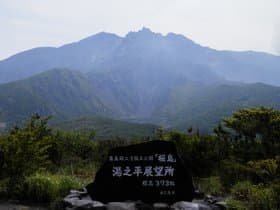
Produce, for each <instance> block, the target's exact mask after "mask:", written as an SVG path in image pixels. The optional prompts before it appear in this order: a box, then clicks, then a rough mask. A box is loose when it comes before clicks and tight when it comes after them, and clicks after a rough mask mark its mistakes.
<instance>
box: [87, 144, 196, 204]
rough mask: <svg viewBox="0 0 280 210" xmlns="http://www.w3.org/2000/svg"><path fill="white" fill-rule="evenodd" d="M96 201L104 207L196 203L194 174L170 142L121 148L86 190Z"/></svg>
mask: <svg viewBox="0 0 280 210" xmlns="http://www.w3.org/2000/svg"><path fill="white" fill-rule="evenodd" d="M86 189H87V191H88V193H89V195H90V196H91V198H92V199H94V200H98V201H101V202H104V203H107V202H114V201H116V202H121V201H127V200H132V201H137V200H141V201H143V202H146V203H155V202H165V203H172V202H176V201H181V200H184V201H192V199H193V198H194V186H193V182H192V177H191V175H190V172H189V171H188V169H187V168H186V167H185V165H184V164H183V162H182V160H181V159H180V157H179V156H178V154H177V151H176V148H175V145H174V144H173V143H172V142H167V141H150V142H146V143H141V144H136V145H131V146H125V147H118V148H115V149H113V150H111V151H110V152H109V155H108V158H107V161H106V162H105V163H104V165H103V166H102V167H101V168H100V170H99V171H98V172H97V174H96V177H95V180H94V182H93V183H91V184H89V185H88V186H86Z"/></svg>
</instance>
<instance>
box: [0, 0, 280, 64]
mask: <svg viewBox="0 0 280 210" xmlns="http://www.w3.org/2000/svg"><path fill="white" fill-rule="evenodd" d="M0 26H1V30H0V34H1V36H0V37H1V39H0V59H4V58H6V57H8V56H10V55H13V54H15V53H17V52H20V51H23V50H26V49H30V48H33V47H38V46H60V45H62V44H65V43H69V42H73V41H77V40H80V39H82V38H85V37H87V36H90V35H93V34H95V33H98V32H100V31H107V32H113V33H116V34H118V35H121V36H123V35H125V34H126V33H127V32H129V31H137V30H139V29H141V28H142V27H143V26H145V27H148V28H150V29H151V30H152V31H155V32H160V33H163V34H166V33H167V32H175V33H180V34H183V35H185V36H187V37H188V38H190V39H192V40H194V41H195V42H197V43H200V44H202V45H204V46H209V47H212V48H215V49H228V50H255V51H265V52H270V53H277V51H278V52H279V54H280V0H0Z"/></svg>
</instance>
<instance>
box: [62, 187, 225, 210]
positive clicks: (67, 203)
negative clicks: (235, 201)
mask: <svg viewBox="0 0 280 210" xmlns="http://www.w3.org/2000/svg"><path fill="white" fill-rule="evenodd" d="M63 208H64V209H65V210H225V209H226V205H225V203H224V202H223V201H222V200H220V199H218V198H214V197H212V196H207V197H205V198H204V199H203V200H195V201H193V202H187V201H178V202H175V203H171V204H170V203H144V202H142V201H125V202H108V203H106V204H105V203H102V202H99V201H95V200H92V199H91V197H90V196H89V195H88V193H87V191H86V189H84V190H83V191H76V190H72V191H71V192H70V194H69V195H68V196H66V197H65V198H64V199H63Z"/></svg>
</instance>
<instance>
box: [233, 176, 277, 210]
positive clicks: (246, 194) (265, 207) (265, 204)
mask: <svg viewBox="0 0 280 210" xmlns="http://www.w3.org/2000/svg"><path fill="white" fill-rule="evenodd" d="M231 193H232V196H233V199H232V200H231V201H230V202H229V203H230V204H231V205H232V204H234V203H235V204H242V205H243V206H247V207H248V208H247V209H252V210H258V209H259V210H270V209H277V208H276V206H277V201H278V199H279V197H275V196H274V191H273V188H271V187H269V186H263V185H254V184H252V183H250V182H248V181H244V182H238V183H237V184H235V185H234V186H233V188H232V189H231ZM242 205H241V206H242ZM237 209H238V208H237Z"/></svg>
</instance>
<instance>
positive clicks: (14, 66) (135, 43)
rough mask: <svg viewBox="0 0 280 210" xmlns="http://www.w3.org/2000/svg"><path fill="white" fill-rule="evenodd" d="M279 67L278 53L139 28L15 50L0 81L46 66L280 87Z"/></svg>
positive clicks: (0, 67) (3, 64) (0, 69)
mask: <svg viewBox="0 0 280 210" xmlns="http://www.w3.org/2000/svg"><path fill="white" fill-rule="evenodd" d="M279 66H280V56H275V55H271V54H267V53H260V52H252V51H250V52H233V51H217V50H214V49H211V48H207V47H202V46H200V45H199V44H197V43H195V42H193V41H192V40H189V39H188V38H186V37H184V36H182V35H178V34H174V33H169V34H167V35H166V36H163V35H161V34H158V33H154V32H152V31H150V30H149V29H147V28H143V29H142V30H140V31H138V32H130V33H128V34H127V35H126V36H125V37H119V36H117V35H114V34H110V33H104V32H102V33H98V34H96V35H93V36H91V37H88V38H85V39H83V40H81V41H79V42H75V43H71V44H67V45H64V46H61V47H59V48H54V47H41V48H35V49H31V50H28V51H24V52H21V53H18V54H16V55H14V56H11V57H10V58H7V59H5V60H2V61H0V83H6V82H10V81H15V80H18V79H23V78H27V77H29V76H32V75H34V74H37V73H40V72H43V71H46V70H48V69H51V68H69V69H74V70H78V71H81V72H93V73H94V72H104V71H116V70H119V69H121V70H124V69H135V68H136V67H137V68H141V69H142V70H145V69H151V68H153V69H154V70H157V71H160V72H162V71H171V72H172V73H174V72H176V73H178V74H183V75H184V76H187V77H189V78H190V79H194V80H198V81H200V80H203V81H204V82H206V81H210V82H212V81H213V80H214V81H216V80H220V79H221V78H224V79H227V80H233V81H243V82H263V83H267V84H272V85H280V81H279V79H278V78H279V77H280V71H279ZM135 71H136V70H135Z"/></svg>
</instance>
